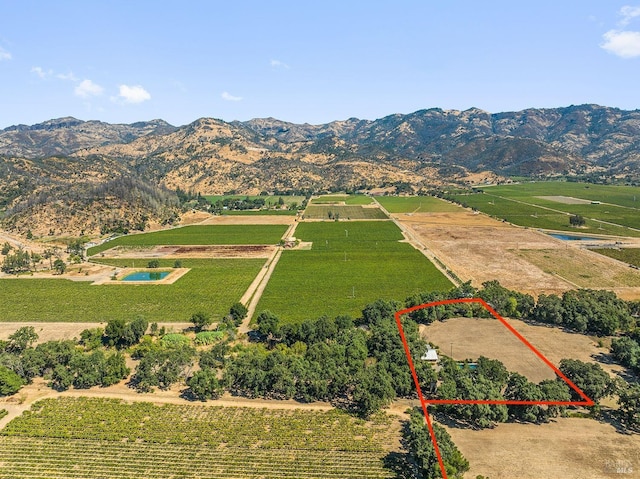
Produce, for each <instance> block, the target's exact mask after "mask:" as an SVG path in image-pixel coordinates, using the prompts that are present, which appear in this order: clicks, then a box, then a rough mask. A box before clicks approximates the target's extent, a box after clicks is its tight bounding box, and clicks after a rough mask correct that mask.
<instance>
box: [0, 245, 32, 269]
mask: <svg viewBox="0 0 640 479" xmlns="http://www.w3.org/2000/svg"><path fill="white" fill-rule="evenodd" d="M5 250H6V253H4V251H5ZM2 251H3V254H4V261H3V262H2V266H1V267H0V270H2V272H3V273H8V274H17V273H21V272H24V271H30V270H31V267H32V266H34V267H35V265H36V264H37V263H39V262H40V261H41V260H42V257H41V256H40V255H39V254H37V253H31V252H29V251H26V250H24V249H22V248H18V249H17V250H15V251H14V252H13V253H12V252H11V247H9V248H8V249H7V248H6V246H5V247H4V248H3V250H2Z"/></svg>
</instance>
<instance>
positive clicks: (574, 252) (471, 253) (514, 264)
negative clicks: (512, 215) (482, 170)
mask: <svg viewBox="0 0 640 479" xmlns="http://www.w3.org/2000/svg"><path fill="white" fill-rule="evenodd" d="M394 218H396V219H397V220H398V221H399V222H400V223H401V224H402V225H403V226H405V227H406V228H408V229H409V230H411V231H412V232H413V234H414V235H415V236H417V237H418V238H419V239H420V241H421V242H422V243H423V244H424V245H425V246H426V247H427V248H428V249H429V250H430V251H431V252H432V253H433V254H434V255H435V256H436V257H437V258H438V259H439V260H440V261H442V262H443V263H445V264H446V265H447V266H448V267H449V268H450V269H451V270H452V271H454V272H455V273H456V274H457V275H458V277H460V279H462V280H463V281H467V280H471V282H472V283H473V284H474V285H475V286H478V287H479V286H480V285H481V284H482V283H483V282H485V281H490V280H494V279H497V280H499V281H500V283H501V284H502V285H503V286H505V287H507V288H510V289H515V290H518V291H522V292H526V293H530V294H532V295H534V296H537V295H539V294H540V293H547V294H549V293H556V294H557V293H562V292H563V291H566V290H569V289H575V288H576V287H578V286H579V285H580V286H581V284H580V283H577V282H574V281H573V280H572V279H571V278H572V277H573V276H572V274H571V271H574V269H575V265H580V268H583V269H585V270H586V271H588V272H587V273H585V272H582V273H579V274H583V275H585V276H589V277H592V278H594V280H593V281H589V282H588V283H586V282H584V281H583V282H584V284H588V286H584V287H592V288H602V287H606V288H612V287H614V286H615V287H635V286H636V279H635V277H633V278H630V276H629V274H628V273H629V271H628V268H624V267H623V266H621V265H620V263H616V262H615V260H614V261H610V260H609V259H608V258H603V257H600V255H597V256H594V253H592V252H590V251H587V250H583V249H580V248H578V247H577V246H576V245H572V244H568V242H563V241H560V240H556V239H554V238H552V237H550V236H548V235H546V234H543V233H540V232H538V231H535V230H532V229H526V228H518V227H515V226H512V225H509V224H506V223H502V222H500V221H496V220H494V219H492V218H489V217H488V216H486V215H482V214H473V213H471V212H460V213H419V214H411V215H406V214H404V215H394ZM542 250H544V251H550V252H552V254H553V256H554V257H555V258H558V260H557V261H555V262H553V261H552V262H553V263H554V264H555V265H556V266H557V265H560V264H561V265H563V267H562V270H559V269H558V268H557V267H556V268H553V269H552V268H548V267H546V266H545V265H544V264H542V263H541V262H540V261H539V260H538V259H537V256H540V255H541V256H544V254H546V253H539V252H540V251H542ZM528 252H532V253H528ZM635 273H638V272H635ZM603 277H606V278H608V280H607V283H606V284H603V283H602V281H601V280H602V278H603ZM638 278H640V273H638ZM582 279H583V280H586V279H588V278H582ZM634 294H637V295H638V296H637V297H640V289H639V290H638V291H636V292H633V291H628V290H627V296H628V297H629V296H633V295H634Z"/></svg>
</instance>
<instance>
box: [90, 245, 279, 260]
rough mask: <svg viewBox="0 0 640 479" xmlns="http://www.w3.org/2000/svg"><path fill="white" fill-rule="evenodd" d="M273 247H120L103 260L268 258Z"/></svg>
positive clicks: (274, 247) (106, 253)
mask: <svg viewBox="0 0 640 479" xmlns="http://www.w3.org/2000/svg"><path fill="white" fill-rule="evenodd" d="M275 249H276V246H274V245H195V246H153V247H144V248H135V247H128V246H127V247H122V246H116V247H114V248H111V249H108V250H106V251H104V252H103V253H102V254H101V256H104V257H105V258H133V259H138V258H164V259H182V258H268V257H269V256H271V255H272V254H273V252H274V251H275Z"/></svg>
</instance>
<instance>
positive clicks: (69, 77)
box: [56, 72, 78, 82]
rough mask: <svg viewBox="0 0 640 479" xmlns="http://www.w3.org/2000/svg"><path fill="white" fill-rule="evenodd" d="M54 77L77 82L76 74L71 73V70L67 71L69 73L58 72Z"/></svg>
mask: <svg viewBox="0 0 640 479" xmlns="http://www.w3.org/2000/svg"><path fill="white" fill-rule="evenodd" d="M56 78H58V79H59V80H69V81H75V82H77V81H78V79H77V78H76V76H75V75H74V74H73V72H69V73H58V74H57V75H56Z"/></svg>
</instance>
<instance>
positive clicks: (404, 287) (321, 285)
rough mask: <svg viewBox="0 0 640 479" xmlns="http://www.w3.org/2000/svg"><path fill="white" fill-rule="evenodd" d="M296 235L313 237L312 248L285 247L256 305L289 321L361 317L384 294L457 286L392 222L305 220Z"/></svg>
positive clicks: (399, 295)
mask: <svg viewBox="0 0 640 479" xmlns="http://www.w3.org/2000/svg"><path fill="white" fill-rule="evenodd" d="M296 237H298V238H300V239H301V240H302V241H312V242H313V247H312V249H311V250H310V251H284V252H283V254H282V257H281V258H280V261H279V262H278V265H277V266H276V269H275V271H274V272H273V274H272V276H271V279H270V281H269V284H268V285H267V287H266V289H265V291H264V293H263V295H262V298H261V300H260V303H259V304H258V308H257V311H258V312H260V311H262V310H265V309H268V310H270V311H272V312H274V313H275V314H277V315H279V316H280V317H281V318H282V320H283V321H285V322H286V321H302V320H304V319H308V318H316V317H319V316H321V315H323V314H326V315H328V316H337V315H339V314H351V315H353V316H357V315H358V314H359V313H360V311H361V310H362V308H363V307H364V306H365V305H366V304H367V303H370V302H372V301H375V300H376V299H379V298H386V299H397V300H404V299H405V298H406V297H407V296H409V295H411V294H412V293H414V292H418V291H433V290H447V289H449V288H451V287H452V284H451V282H450V281H449V280H448V279H447V278H446V277H444V276H443V275H442V273H440V271H438V270H437V269H436V268H435V266H434V265H433V264H432V263H431V262H430V261H429V260H428V259H427V258H425V257H424V255H422V254H421V253H420V252H418V251H417V250H415V249H414V248H413V247H412V246H411V245H409V244H408V243H400V242H399V241H400V240H402V239H403V237H402V233H401V232H400V230H399V229H398V228H397V227H396V226H395V225H394V224H393V223H392V222H364V221H363V222H354V223H340V222H338V223H336V222H326V223H324V222H323V223H301V224H300V225H298V228H297V229H296Z"/></svg>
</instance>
